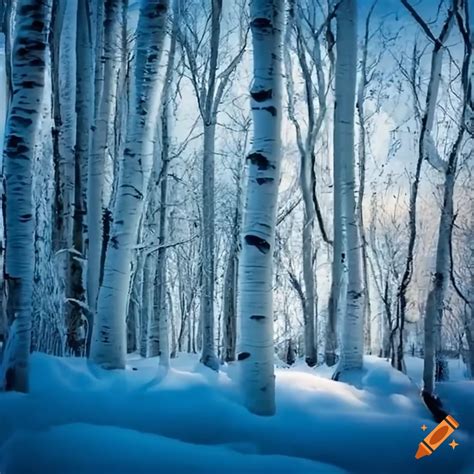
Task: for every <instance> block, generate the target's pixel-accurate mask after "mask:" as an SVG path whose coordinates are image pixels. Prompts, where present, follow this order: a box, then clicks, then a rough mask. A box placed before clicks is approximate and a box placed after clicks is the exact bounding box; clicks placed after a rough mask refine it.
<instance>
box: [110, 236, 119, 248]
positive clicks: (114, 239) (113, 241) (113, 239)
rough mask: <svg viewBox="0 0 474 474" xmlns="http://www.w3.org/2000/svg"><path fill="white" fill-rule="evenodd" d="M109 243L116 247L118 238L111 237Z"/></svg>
mask: <svg viewBox="0 0 474 474" xmlns="http://www.w3.org/2000/svg"><path fill="white" fill-rule="evenodd" d="M110 245H111V246H112V247H113V248H114V249H118V246H119V245H118V240H117V238H116V237H112V238H111V239H110Z"/></svg>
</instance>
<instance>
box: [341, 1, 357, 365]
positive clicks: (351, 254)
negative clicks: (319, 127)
mask: <svg viewBox="0 0 474 474" xmlns="http://www.w3.org/2000/svg"><path fill="white" fill-rule="evenodd" d="M336 18H337V42H336V48H337V59H336V92H335V111H334V169H335V170H336V169H337V168H339V167H340V168H341V174H342V176H341V179H342V182H343V187H342V189H341V192H342V200H343V212H344V223H345V225H344V228H345V231H346V252H347V272H348V275H347V276H348V281H347V295H346V307H345V314H344V319H343V330H342V341H341V342H342V343H341V360H340V363H339V367H338V371H339V372H340V371H344V370H352V369H360V368H361V367H362V357H363V353H364V313H363V304H364V303H363V301H364V298H363V296H364V289H363V285H362V275H361V242H360V232H359V219H358V215H357V209H356V207H357V206H356V197H355V158H354V114H355V88H356V73H357V3H356V0H342V2H341V4H340V5H339V8H338V10H337V13H336ZM336 257H337V255H336Z"/></svg>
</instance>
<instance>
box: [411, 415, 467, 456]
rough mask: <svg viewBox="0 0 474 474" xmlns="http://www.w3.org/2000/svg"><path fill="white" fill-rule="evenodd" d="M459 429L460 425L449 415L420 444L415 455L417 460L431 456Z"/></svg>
mask: <svg viewBox="0 0 474 474" xmlns="http://www.w3.org/2000/svg"><path fill="white" fill-rule="evenodd" d="M458 427H459V423H458V422H457V421H456V420H455V419H454V418H453V417H452V416H451V415H448V416H447V417H446V418H445V419H444V420H443V421H442V422H441V423H440V424H439V425H438V426H437V427H436V428H435V429H434V430H433V431H431V433H430V434H429V435H428V436H427V437H426V438H425V439H424V440H423V441H422V442H421V443H420V444H419V446H418V450H417V452H416V454H415V458H416V459H420V458H423V457H425V456H430V455H431V454H432V453H433V451H434V450H435V449H437V448H438V447H439V446H441V444H443V443H444V441H446V438H447V437H448V436H449V435H450V434H451V433H453V432H454V430H455V429H456V428H458Z"/></svg>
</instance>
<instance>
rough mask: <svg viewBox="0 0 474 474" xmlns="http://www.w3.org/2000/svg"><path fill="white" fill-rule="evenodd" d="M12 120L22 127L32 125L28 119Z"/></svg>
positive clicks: (15, 118)
mask: <svg viewBox="0 0 474 474" xmlns="http://www.w3.org/2000/svg"><path fill="white" fill-rule="evenodd" d="M13 120H14V121H15V122H16V123H17V124H18V125H20V126H22V127H29V126H30V125H31V124H32V123H33V120H31V119H29V118H24V117H18V116H16V117H14V118H13Z"/></svg>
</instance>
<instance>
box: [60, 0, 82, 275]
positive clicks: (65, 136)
mask: <svg viewBox="0 0 474 474" xmlns="http://www.w3.org/2000/svg"><path fill="white" fill-rule="evenodd" d="M76 15H77V0H71V1H68V2H67V4H66V8H65V11H64V18H67V21H65V22H63V27H62V30H61V36H60V38H59V43H60V48H59V104H60V112H61V128H60V130H59V156H60V162H59V183H60V188H59V192H60V195H61V201H62V220H61V224H62V226H60V231H59V233H58V240H59V242H61V248H64V249H71V248H72V229H73V215H74V147H75V145H76V110H75V107H76V21H75V20H76ZM71 20H72V21H71ZM68 258H69V257H66V262H67V260H68ZM66 271H67V270H66ZM68 279H69V275H67V274H66V281H67V280H68Z"/></svg>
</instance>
